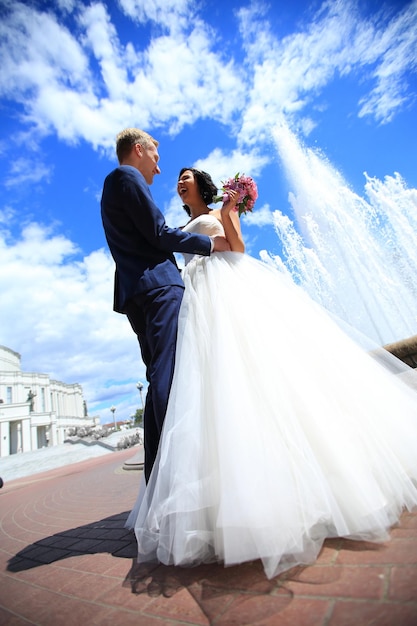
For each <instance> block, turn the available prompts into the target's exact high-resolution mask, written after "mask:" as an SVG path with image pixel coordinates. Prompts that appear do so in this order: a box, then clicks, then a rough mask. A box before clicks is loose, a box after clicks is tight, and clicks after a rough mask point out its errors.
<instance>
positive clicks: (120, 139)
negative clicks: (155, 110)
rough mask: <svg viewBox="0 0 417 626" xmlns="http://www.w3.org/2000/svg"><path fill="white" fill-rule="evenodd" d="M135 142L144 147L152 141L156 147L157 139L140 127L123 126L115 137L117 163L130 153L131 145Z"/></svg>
mask: <svg viewBox="0 0 417 626" xmlns="http://www.w3.org/2000/svg"><path fill="white" fill-rule="evenodd" d="M137 143H140V145H141V146H143V147H144V148H146V147H147V146H149V145H150V144H152V143H153V145H154V146H156V147H158V145H159V141H157V140H156V139H154V138H153V137H152V136H151V135H149V133H147V132H145V131H144V130H140V128H125V129H124V130H122V131H121V132H120V133H119V134H118V135H117V137H116V154H117V159H118V161H119V163H122V161H123V160H124V159H125V158H126V157H127V156H128V155H129V154H130V151H131V149H132V147H133V146H134V145H135V144H137Z"/></svg>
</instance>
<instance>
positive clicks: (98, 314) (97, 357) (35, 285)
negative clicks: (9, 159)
mask: <svg viewBox="0 0 417 626" xmlns="http://www.w3.org/2000/svg"><path fill="white" fill-rule="evenodd" d="M113 275H114V264H113V260H112V259H111V258H110V256H109V254H108V253H107V252H105V251H103V250H97V251H95V252H93V253H91V254H90V255H88V256H86V257H80V256H79V253H78V250H77V247H76V246H75V245H74V243H73V242H71V241H70V240H68V239H67V238H65V237H63V236H62V235H58V234H54V232H52V230H51V229H48V228H45V227H44V226H42V225H40V224H36V223H32V224H29V225H28V226H27V227H25V228H24V229H23V230H22V233H21V236H20V238H19V239H18V240H11V239H10V235H9V234H8V233H7V232H6V231H2V232H0V291H1V293H2V329H1V340H0V342H1V343H2V344H3V345H6V346H8V347H9V348H11V349H12V350H16V351H17V352H19V353H20V354H21V355H22V366H23V369H24V370H25V371H40V372H45V373H48V374H49V375H50V376H51V377H52V378H56V379H58V380H62V381H64V382H67V383H75V382H78V383H80V384H82V385H83V389H84V395H85V397H86V400H87V402H88V405H89V407H90V412H94V410H95V409H96V407H100V406H101V405H102V403H103V402H105V401H106V400H107V399H109V396H110V398H111V402H112V403H114V404H117V406H120V407H122V408H123V407H124V409H125V414H126V417H129V415H130V413H131V412H134V410H135V408H137V406H138V398H137V397H136V395H137V392H136V391H135V388H134V382H136V381H137V380H138V379H140V378H142V379H143V377H144V366H143V364H142V362H141V360H140V355H139V348H138V344H137V341H136V338H135V335H134V334H133V331H132V330H131V328H130V325H129V323H128V321H127V319H126V318H125V316H123V315H119V314H116V313H114V312H113V311H112V302H113ZM115 380H118V381H120V382H118V383H117V384H116V383H115V382H114V381H115ZM129 390H130V398H129V397H124V396H125V394H126V393H127V392H129ZM129 411H130V412H129Z"/></svg>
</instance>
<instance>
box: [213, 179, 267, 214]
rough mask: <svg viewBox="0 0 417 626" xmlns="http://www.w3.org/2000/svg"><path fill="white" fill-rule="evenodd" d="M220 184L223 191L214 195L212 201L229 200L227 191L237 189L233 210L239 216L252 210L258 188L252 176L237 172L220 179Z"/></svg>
mask: <svg viewBox="0 0 417 626" xmlns="http://www.w3.org/2000/svg"><path fill="white" fill-rule="evenodd" d="M222 185H223V187H222V191H223V193H222V194H221V195H220V196H216V197H215V198H214V202H227V201H228V200H229V194H228V191H229V190H233V191H238V192H239V198H238V201H237V203H236V206H235V209H234V210H235V211H238V212H239V217H240V216H241V215H242V213H247V212H248V211H252V209H253V207H254V206H255V200H256V199H257V197H258V188H257V186H256V183H255V181H254V180H253V178H251V177H250V176H245V175H244V174H239V172H238V173H237V174H236V175H235V176H233V178H229V179H228V180H225V181H222Z"/></svg>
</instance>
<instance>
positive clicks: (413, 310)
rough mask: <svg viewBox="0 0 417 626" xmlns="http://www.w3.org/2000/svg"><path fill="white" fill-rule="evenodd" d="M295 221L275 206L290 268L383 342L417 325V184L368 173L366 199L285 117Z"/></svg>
mask: <svg viewBox="0 0 417 626" xmlns="http://www.w3.org/2000/svg"><path fill="white" fill-rule="evenodd" d="M274 138H275V141H276V145H277V150H278V153H279V156H280V159H281V162H282V165H283V167H284V169H285V171H286V175H287V178H288V180H289V183H290V186H291V188H292V189H293V191H292V192H291V193H290V194H289V202H290V204H291V207H292V211H293V215H294V221H292V220H291V219H290V218H289V217H288V216H286V215H284V214H282V213H281V212H280V211H275V212H274V226H275V229H276V232H277V234H278V236H279V238H280V240H281V244H282V250H283V259H282V260H281V259H280V258H278V257H271V256H270V258H269V260H271V259H272V260H273V262H274V263H275V264H276V265H277V266H278V267H279V268H280V269H283V268H284V269H285V271H288V272H289V273H290V274H291V276H292V278H293V280H294V281H295V282H296V283H298V284H300V285H301V286H302V287H303V288H304V289H305V290H306V291H307V292H308V293H309V295H310V296H311V297H312V298H314V299H315V300H317V301H318V302H320V303H321V304H322V305H323V306H324V307H325V308H326V309H328V310H329V311H331V312H332V313H335V314H336V315H337V316H338V317H340V318H341V319H342V320H345V321H346V322H348V323H349V324H350V325H351V326H353V327H354V328H356V329H358V330H359V331H361V332H362V333H364V334H365V335H366V336H368V337H370V338H371V339H373V340H374V341H376V342H377V343H378V344H380V345H383V344H386V343H389V342H392V341H397V340H400V339H404V338H406V337H409V336H411V335H414V334H416V333H417V190H416V189H408V188H407V186H406V184H405V181H404V180H403V179H402V178H401V176H400V175H399V174H394V176H386V177H385V180H384V181H380V180H378V179H377V178H370V177H369V176H368V175H367V174H365V178H366V184H365V193H366V196H367V200H365V199H364V198H362V197H360V196H358V195H357V194H356V193H355V192H354V191H352V189H350V188H349V186H348V184H347V183H346V182H345V181H344V179H343V177H342V176H341V174H340V173H339V172H338V171H337V170H336V169H335V168H334V167H333V166H332V165H331V164H330V163H329V162H328V161H327V160H326V159H325V158H324V157H323V156H322V155H320V154H319V153H318V152H316V151H314V150H312V149H308V148H305V147H303V146H302V145H301V143H300V142H299V140H298V139H297V137H296V136H295V135H294V134H293V133H292V132H291V131H290V130H289V129H288V127H286V126H285V125H279V126H277V127H276V128H275V130H274Z"/></svg>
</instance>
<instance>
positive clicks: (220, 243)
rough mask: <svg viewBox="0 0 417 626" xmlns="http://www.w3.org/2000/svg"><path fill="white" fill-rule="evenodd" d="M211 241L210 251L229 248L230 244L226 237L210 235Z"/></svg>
mask: <svg viewBox="0 0 417 626" xmlns="http://www.w3.org/2000/svg"><path fill="white" fill-rule="evenodd" d="M212 241H213V250H212V252H226V251H229V250H230V245H229V242H228V241H227V239H226V237H221V236H220V235H216V237H212Z"/></svg>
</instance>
